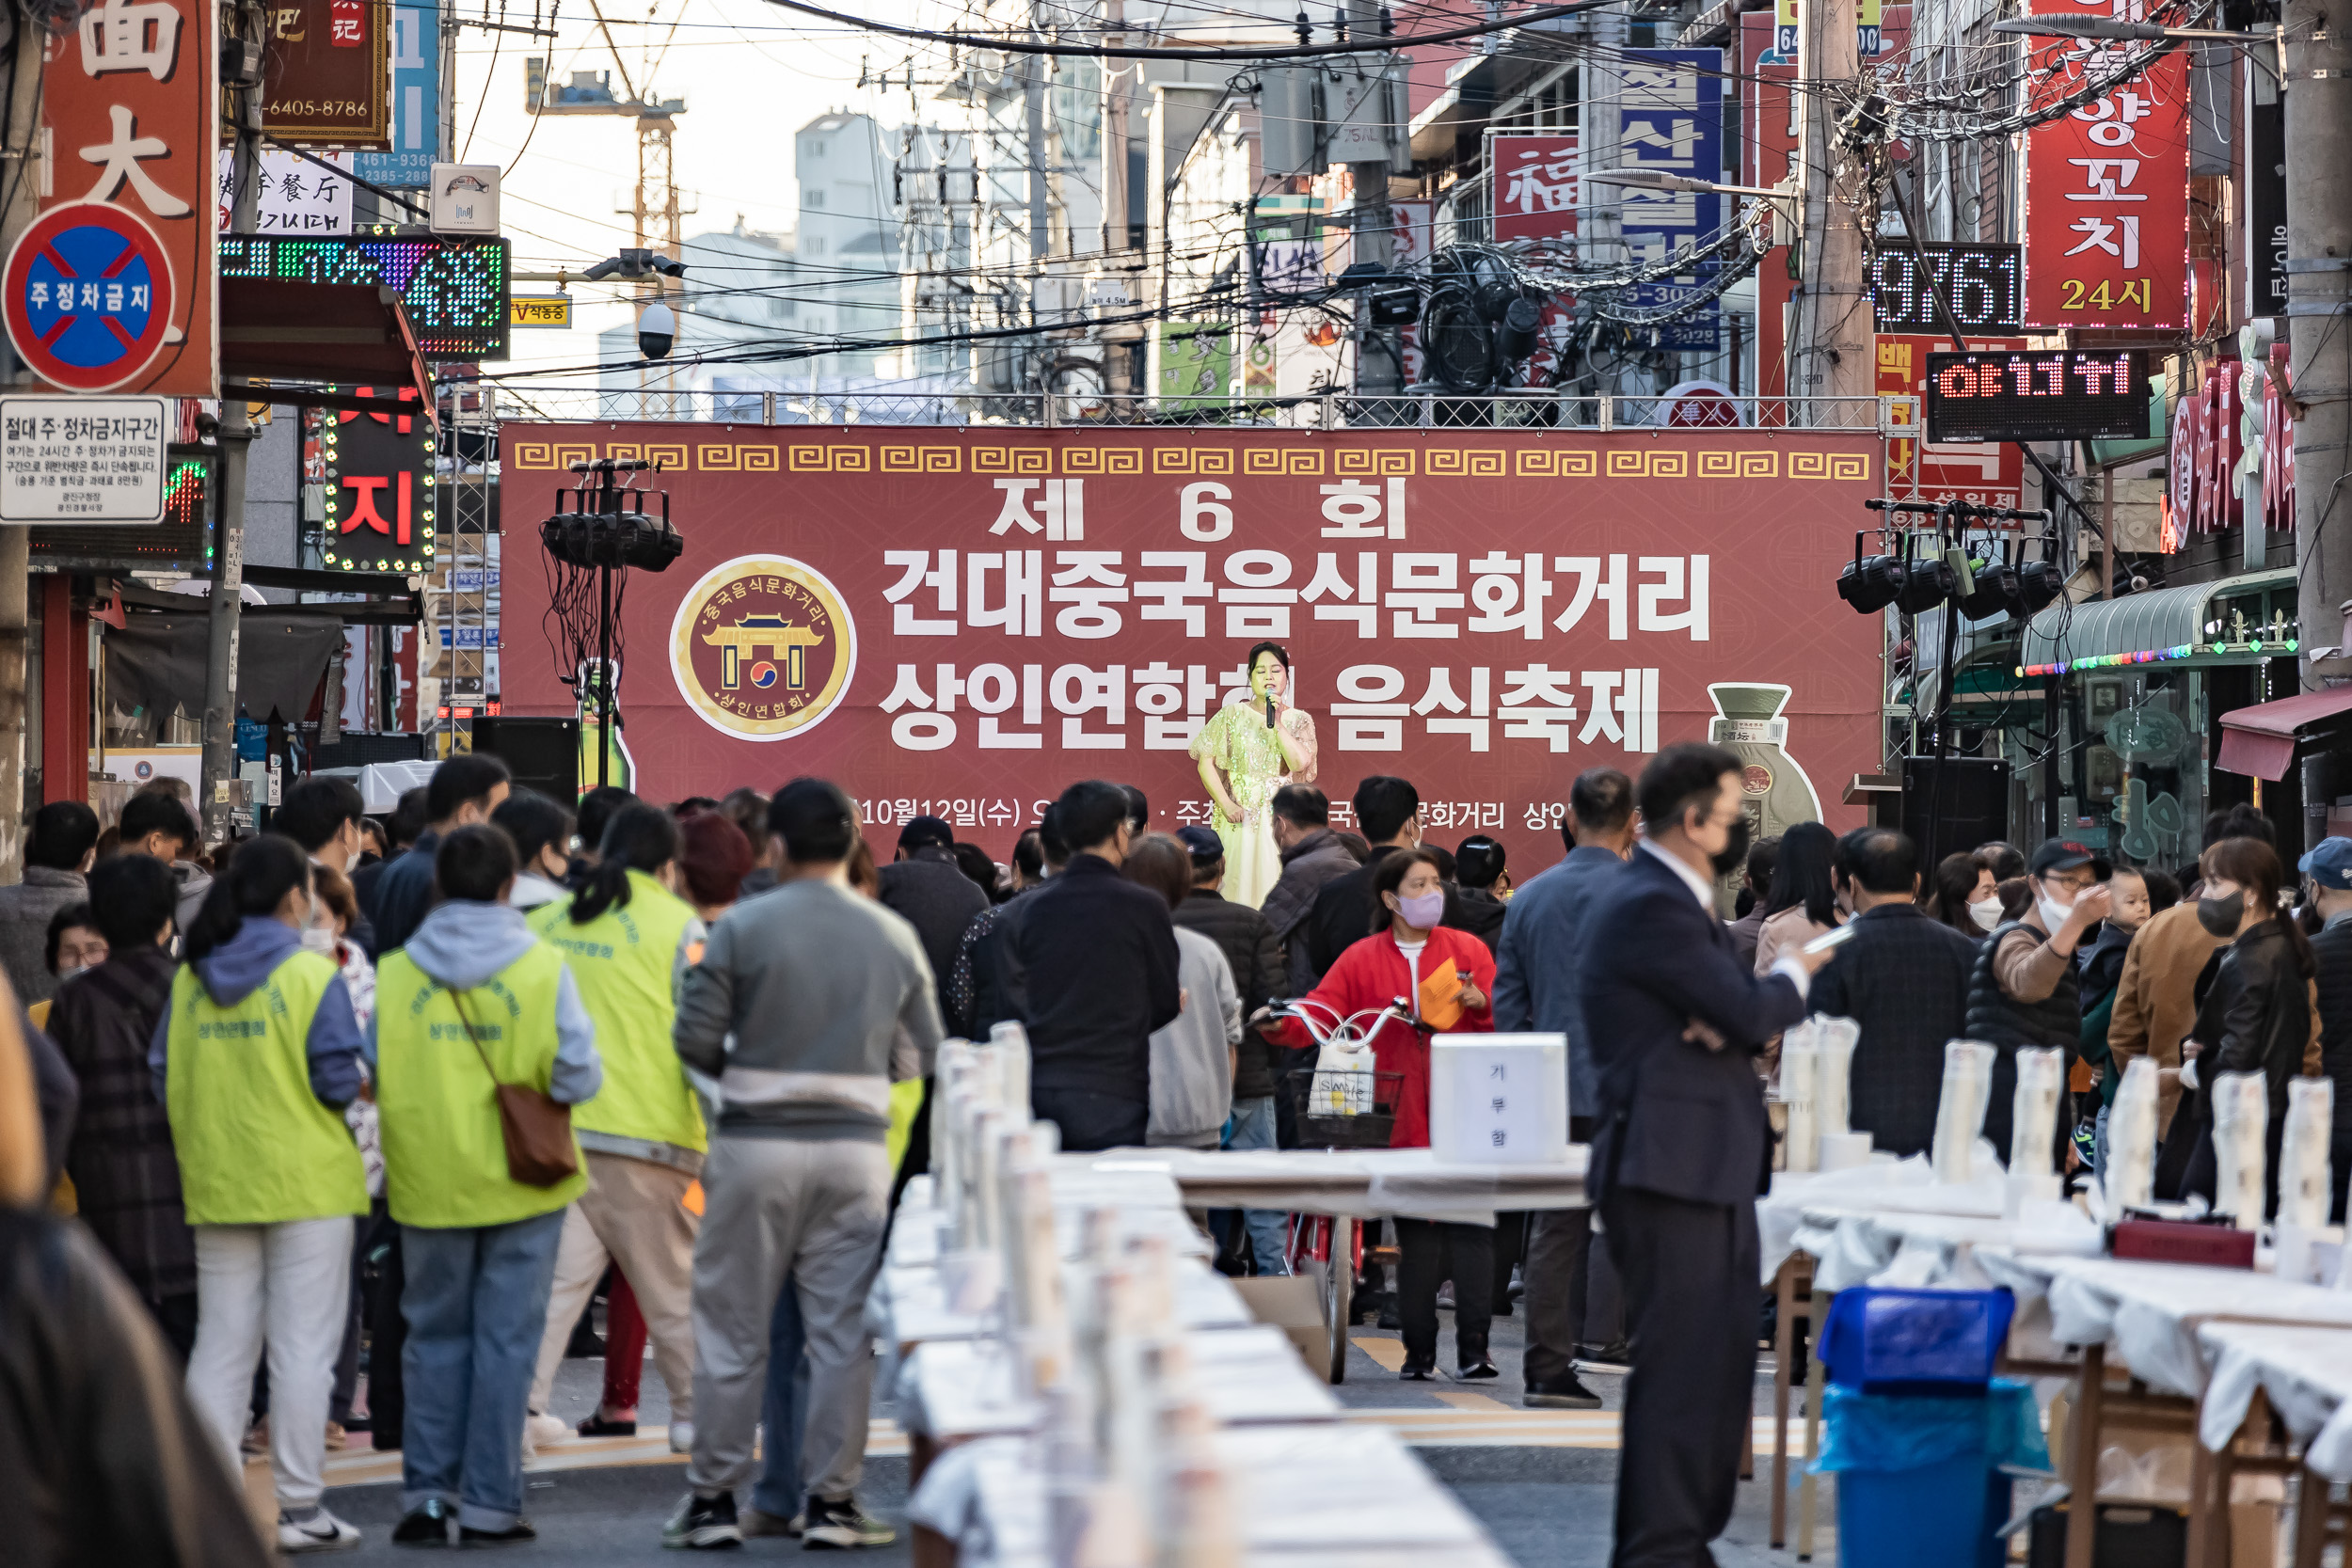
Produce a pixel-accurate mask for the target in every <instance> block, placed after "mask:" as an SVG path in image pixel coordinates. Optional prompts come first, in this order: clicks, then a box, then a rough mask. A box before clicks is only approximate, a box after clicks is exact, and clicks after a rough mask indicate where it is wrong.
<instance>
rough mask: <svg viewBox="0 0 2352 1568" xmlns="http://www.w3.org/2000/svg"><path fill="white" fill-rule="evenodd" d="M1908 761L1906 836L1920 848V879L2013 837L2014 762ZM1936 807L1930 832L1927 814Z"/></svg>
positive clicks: (1977, 759)
mask: <svg viewBox="0 0 2352 1568" xmlns="http://www.w3.org/2000/svg"><path fill="white" fill-rule="evenodd" d="M1936 767H1937V765H1936V761H1935V759H1934V758H1933V757H1905V758H1904V759H1903V832H1904V834H1905V836H1907V837H1908V838H1909V839H1910V840H1911V842H1912V843H1914V844H1915V845H1917V846H1918V847H1919V872H1920V875H1921V876H1923V877H1926V878H1928V879H1933V878H1934V875H1935V863H1936V862H1937V861H1939V860H1942V859H1943V858H1944V857H1945V856H1946V855H1950V854H1957V853H1959V852H1960V851H1962V850H1965V849H1974V848H1975V847H1977V846H1978V845H1979V844H1985V843H1989V842H1991V841H1992V840H1994V839H2006V838H2008V837H2009V764H2008V763H2006V762H2004V761H2002V760H2001V759H2000V758H1998V757H1946V758H1945V759H1944V762H1943V775H1944V776H1943V779H1942V782H1941V784H1940V786H1939V784H1938V781H1937V779H1936ZM1931 803H1932V805H1933V808H1934V812H1935V822H1934V824H1933V828H1932V831H1931V828H1930V824H1929V822H1928V811H1929V808H1930V805H1931Z"/></svg>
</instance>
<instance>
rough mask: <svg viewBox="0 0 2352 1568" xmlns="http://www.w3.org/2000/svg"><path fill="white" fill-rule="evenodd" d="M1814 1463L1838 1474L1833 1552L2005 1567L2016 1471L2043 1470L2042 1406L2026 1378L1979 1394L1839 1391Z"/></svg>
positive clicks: (1911, 1566)
mask: <svg viewBox="0 0 2352 1568" xmlns="http://www.w3.org/2000/svg"><path fill="white" fill-rule="evenodd" d="M1821 1417H1822V1443H1821V1454H1820V1458H1819V1459H1817V1460H1815V1461H1814V1463H1813V1468H1814V1469H1815V1470H1816V1471H1818V1472H1820V1473H1823V1474H1829V1475H1835V1476H1836V1478H1837V1551H1838V1560H1839V1561H1840V1562H1846V1563H1852V1564H1855V1565H1856V1568H1865V1565H1867V1568H2000V1565H2001V1563H2002V1561H2003V1560H2004V1559H2005V1557H2006V1555H2007V1550H2006V1548H2005V1546H2004V1545H2003V1544H2002V1542H2001V1541H2000V1539H1999V1537H1998V1536H1997V1535H1995V1534H1994V1531H1996V1530H1998V1529H1999V1528H2000V1527H2001V1526H2002V1525H2003V1524H2005V1523H2006V1522H2007V1521H2008V1519H2009V1511H2010V1472H2012V1471H2019V1470H2025V1471H2046V1470H2047V1469H2048V1468H2049V1465H2050V1451H2049V1448H2048V1446H2047V1445H2046V1444H2045V1443H2044V1442H2043V1441H2042V1421H2041V1411H2040V1408H2039V1406H2037V1405H2036V1403H2035V1402H2034V1398H2033V1391H2032V1389H2030V1388H2028V1387H2027V1386H2026V1385H2024V1384H2022V1383H2016V1382H2012V1381H2010V1380H2009V1379H2006V1378H1999V1379H1994V1381H1993V1382H1991V1383H1990V1384H1989V1385H1987V1386H1985V1387H1984V1388H1983V1389H1982V1390H1981V1391H1980V1392H1979V1391H1967V1392H1958V1393H1953V1394H1946V1395H1937V1394H1916V1393H1914V1394H1867V1393H1864V1392H1862V1391H1860V1390H1859V1389H1854V1388H1846V1387H1837V1386H1832V1387H1831V1388H1829V1389H1828V1390H1827V1391H1826V1393H1825V1396H1824V1397H1823V1399H1822V1402H1821Z"/></svg>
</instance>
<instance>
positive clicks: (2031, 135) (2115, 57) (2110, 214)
mask: <svg viewBox="0 0 2352 1568" xmlns="http://www.w3.org/2000/svg"><path fill="white" fill-rule="evenodd" d="M2031 9H2032V12H2033V14H2034V15H2036V16H2056V17H2064V18H2074V17H2082V16H2098V17H2101V18H2109V17H2112V15H2113V14H2114V8H2113V6H2112V5H2111V4H2110V3H2109V0H2098V3H2097V4H2094V5H2081V4H2076V3H2075V0H2033V5H2032V8H2031ZM2158 47H2159V46H2155V45H2151V44H2147V43H2140V42H2131V43H2116V42H2107V41H2103V40H2093V39H2044V38H2033V39H2027V40H2025V48H2026V55H2027V58H2028V60H2029V61H2030V62H2031V64H2032V66H2033V68H2034V69H2033V73H2032V74H2031V75H2030V76H2029V77H2028V78H2027V80H2028V82H2029V83H2030V84H2031V85H2030V87H2029V88H2028V90H2027V98H2026V107H2027V108H2028V110H2031V109H2034V108H2038V107H2042V106H2044V105H2055V104H2057V103H2059V102H2061V101H2063V100H2065V99H2068V98H2071V97H2073V96H2074V95H2075V94H2077V93H2080V92H2082V91H2084V90H2085V89H2087V88H2096V87H2101V86H2103V85H2105V84H2108V83H2112V84H2113V86H2112V87H2111V89H2110V90H2106V91H2098V92H2094V93H2093V95H2092V96H2090V98H2089V99H2088V100H2087V101H2086V102H2084V103H2081V104H2079V105H2077V106H2076V107H2074V108H2072V109H2070V110H2068V111H2067V112H2066V113H2064V114H2062V115H2059V116H2058V117H2057V118H2056V119H2050V120H2046V121H2044V122H2043V123H2042V124H2040V125H2037V126H2035V127H2034V128H2033V129H2032V130H2030V131H2028V132H2026V266H2025V273H2026V325H2028V326H2037V327H2070V328H2083V327H2179V326H2185V325H2187V322H2188V228H2189V225H2188V155H2189V130H2188V55H2187V52H2186V51H2184V50H2174V51H2173V52H2171V53H2170V54H2166V55H2161V56H2160V57H2157V58H2154V59H2153V60H2151V59H2149V58H2148V56H2149V55H2151V54H2152V53H2153V52H2154V50H2155V49H2156V48H2158ZM2127 434H2128V433H2127Z"/></svg>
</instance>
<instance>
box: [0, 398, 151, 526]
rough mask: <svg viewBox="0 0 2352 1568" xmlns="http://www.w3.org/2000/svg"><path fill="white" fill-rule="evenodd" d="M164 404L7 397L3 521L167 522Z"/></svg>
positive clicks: (2, 407) (0, 455) (1, 456)
mask: <svg viewBox="0 0 2352 1568" xmlns="http://www.w3.org/2000/svg"><path fill="white" fill-rule="evenodd" d="M169 407H170V403H169V400H168V399H165V398H99V397H24V398H0V523H160V522H162V521H163V520H164V472H165V469H166V467H167V466H168V461H169V453H168V451H167V444H168V442H169V440H170V436H171V428H172V426H171V421H170V420H169V419H168V418H167V414H168V410H169Z"/></svg>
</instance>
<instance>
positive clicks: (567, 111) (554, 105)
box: [524, 0, 692, 261]
mask: <svg viewBox="0 0 2352 1568" xmlns="http://www.w3.org/2000/svg"><path fill="white" fill-rule="evenodd" d="M588 9H589V11H590V12H591V13H592V14H593V15H594V16H595V17H596V33H597V35H598V36H599V37H600V38H602V39H603V40H604V47H605V49H606V51H607V52H608V53H609V54H610V55H612V71H573V72H572V79H571V80H570V81H569V82H566V83H561V84H558V83H552V82H549V81H548V62H547V59H546V57H544V56H541V55H532V56H531V57H530V58H529V59H528V60H527V61H525V62H524V92H525V95H526V103H525V104H524V107H525V108H527V109H528V110H529V111H530V112H531V113H532V114H534V115H624V116H627V117H628V118H629V119H634V120H636V121H637V189H636V191H635V193H634V194H633V196H632V197H631V199H630V202H629V204H628V206H626V207H620V206H616V207H615V208H614V209H613V210H614V211H615V212H619V213H627V214H629V216H630V218H631V219H633V220H634V222H635V225H636V232H637V247H638V248H639V249H641V250H645V249H652V250H659V251H660V252H662V253H663V254H664V255H666V256H668V257H669V258H670V259H671V260H673V261H675V260H678V259H679V252H680V250H681V248H682V247H683V245H684V244H685V235H684V233H683V232H682V231H681V230H680V228H679V221H678V220H679V219H680V217H681V216H683V215H684V214H686V213H688V212H691V210H692V209H691V206H689V205H688V204H686V203H684V202H683V201H682V200H681V199H680V198H679V195H678V188H677V181H676V179H675V176H674V173H673V170H672V166H671V162H670V138H671V135H673V133H675V130H676V128H677V117H678V116H679V115H682V114H684V113H685V112H686V100H684V99H683V98H658V97H656V96H654V92H653V78H654V73H655V72H656V71H660V69H661V61H662V58H663V56H665V55H668V54H669V52H670V40H672V39H673V38H675V36H676V35H677V18H676V17H675V16H673V17H672V18H671V19H670V25H669V29H668V30H667V31H666V32H664V33H663V34H662V35H661V38H660V42H658V43H656V42H652V41H650V35H651V28H650V27H648V29H647V33H648V39H649V41H648V42H647V44H646V46H645V49H644V55H642V56H641V58H640V59H639V61H638V69H637V71H636V73H635V74H634V75H632V74H631V73H630V71H629V66H628V58H627V56H626V55H624V54H623V53H622V50H621V46H620V44H619V43H618V42H617V41H615V40H614V39H613V37H612V28H611V27H610V26H609V25H607V24H606V22H605V17H604V11H603V8H601V7H600V6H598V5H596V0H590V4H589V7H588ZM679 10H680V11H681V12H682V11H683V10H684V7H683V6H682V5H681V6H680V7H679ZM659 12H660V7H659V6H656V7H654V8H652V9H651V10H648V11H647V12H646V20H647V22H648V23H650V22H651V21H652V20H653V19H654V17H655V16H656V15H658V14H659ZM615 72H617V73H618V74H619V76H620V78H621V90H620V91H619V92H618V93H615V92H614V91H613V90H612V77H613V75H614V73H615Z"/></svg>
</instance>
